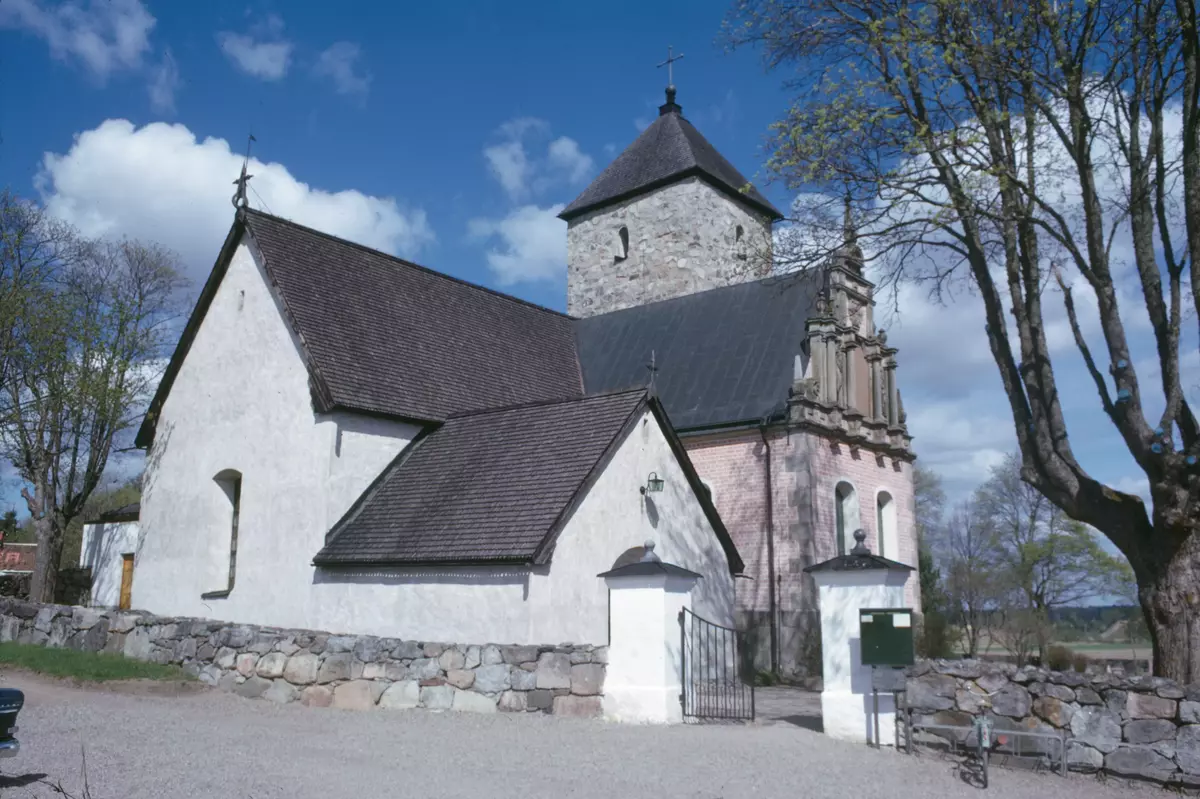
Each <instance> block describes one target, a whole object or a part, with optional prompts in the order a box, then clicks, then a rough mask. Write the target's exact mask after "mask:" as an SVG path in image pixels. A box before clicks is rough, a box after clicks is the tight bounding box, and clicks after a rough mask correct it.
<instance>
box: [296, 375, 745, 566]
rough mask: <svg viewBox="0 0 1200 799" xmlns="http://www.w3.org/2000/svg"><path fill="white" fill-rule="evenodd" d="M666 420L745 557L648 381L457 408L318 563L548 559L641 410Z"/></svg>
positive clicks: (332, 535) (724, 535) (368, 495)
mask: <svg viewBox="0 0 1200 799" xmlns="http://www.w3.org/2000/svg"><path fill="white" fill-rule="evenodd" d="M647 408H649V409H650V410H651V411H652V412H653V413H654V414H656V418H658V419H659V422H660V423H661V424H662V426H663V430H664V433H665V434H666V436H667V439H668V442H669V443H670V445H671V448H672V451H673V453H674V454H675V457H676V458H677V459H678V460H679V463H680V466H681V467H682V468H683V470H684V474H685V475H686V476H687V478H688V480H689V482H690V483H691V486H692V491H693V493H694V494H695V495H696V497H697V499H698V500H699V502H700V503H701V507H702V508H703V509H704V510H705V513H706V514H707V515H708V518H709V521H710V523H711V524H712V525H713V528H714V530H716V533H717V537H718V539H720V542H721V545H722V546H723V547H724V549H725V552H726V555H727V557H728V559H729V564H730V568H731V570H733V571H735V572H740V571H741V570H742V568H743V565H742V561H741V558H740V557H739V555H738V553H737V549H736V548H735V547H734V545H733V542H732V539H730V537H729V533H728V532H727V530H726V529H725V526H724V524H723V523H722V522H721V519H720V517H719V516H718V515H717V512H716V509H715V508H713V506H712V502H711V500H710V499H709V498H708V495H707V494H706V493H705V492H704V491H703V490H702V484H701V483H700V479H699V477H698V476H697V475H696V473H695V469H694V468H693V467H692V465H691V461H690V460H689V459H688V457H687V452H686V450H685V449H684V448H683V446H682V445H681V444H680V443H679V440H678V438H677V437H676V436H675V434H674V432H673V430H671V428H670V425H669V423H666V421H665V416H662V415H661V414H662V410H661V406H660V405H659V404H658V402H657V401H656V400H653V399H649V398H648V397H647V396H646V392H645V390H638V391H626V392H619V393H613V394H603V395H599V396H591V397H583V398H579V399H573V400H567V401H559V402H550V403H538V404H533V405H522V406H517V407H512V408H501V409H497V410H492V411H482V412H478V413H471V414H465V415H461V416H454V417H451V418H450V419H447V420H446V422H445V423H444V424H442V425H441V426H440V427H438V428H436V429H434V430H432V432H429V433H427V434H424V435H422V436H421V437H419V438H418V439H417V440H416V441H414V442H413V443H412V444H410V445H409V446H408V447H407V448H406V449H405V450H404V452H402V453H401V454H400V455H399V456H398V457H397V458H396V459H395V460H394V461H393V462H392V463H391V464H390V465H389V466H388V467H387V468H386V469H385V470H384V471H383V473H382V474H381V475H380V476H379V477H378V478H376V480H375V482H374V483H373V484H372V485H371V487H370V488H368V489H367V491H366V492H364V494H363V495H362V496H361V497H360V498H359V499H358V500H357V501H356V502H355V504H354V506H353V507H351V508H350V510H349V511H348V512H347V513H346V515H345V516H344V517H342V519H341V520H339V521H338V523H337V524H335V525H334V526H333V529H331V530H330V531H329V534H328V535H327V536H326V543H325V546H324V547H323V548H322V549H321V551H320V552H318V553H317V556H316V557H315V558H314V559H313V563H314V564H316V565H318V566H356V565H368V564H369V565H373V566H378V565H433V564H447V563H454V564H464V563H526V564H528V563H546V562H548V561H549V559H550V555H551V554H552V552H553V548H554V541H555V539H556V538H557V535H558V533H559V532H560V530H561V529H562V526H563V525H564V524H565V523H566V521H567V520H568V519H569V518H570V514H571V512H572V511H573V510H574V508H575V507H576V506H577V504H578V502H580V501H581V500H582V499H583V497H584V496H585V495H586V492H587V489H588V488H589V487H590V486H591V484H592V482H593V481H594V480H595V479H596V478H597V477H598V476H599V475H600V473H601V472H602V471H603V470H604V467H605V466H606V465H607V463H608V461H609V458H610V457H611V456H612V454H613V453H614V452H615V451H616V449H617V447H618V446H619V445H620V443H621V442H622V441H623V440H624V439H625V437H626V434H627V433H628V431H629V430H630V429H632V426H633V425H634V424H636V422H637V420H638V419H640V418H641V417H642V412H643V411H644V410H646V409H647Z"/></svg>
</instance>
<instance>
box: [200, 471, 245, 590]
mask: <svg viewBox="0 0 1200 799" xmlns="http://www.w3.org/2000/svg"><path fill="white" fill-rule="evenodd" d="M213 482H215V483H216V484H217V488H219V489H220V490H221V493H222V494H223V495H224V497H225V500H226V502H228V503H229V504H228V506H227V507H228V516H226V517H225V518H226V519H228V520H229V521H228V524H229V526H228V527H226V528H225V529H226V530H228V531H229V582H228V583H227V584H226V587H225V588H222V589H220V590H219V591H209V592H208V593H205V594H201V595H200V598H201V599H224V598H225V597H227V596H229V594H230V592H232V591H233V581H234V578H235V577H236V576H237V546H238V519H239V517H240V516H241V515H242V473H241V472H239V471H236V470H234V469H226V470H224V471H222V472H220V473H218V474H217V476H216V477H214V478H213ZM218 534H219V533H218Z"/></svg>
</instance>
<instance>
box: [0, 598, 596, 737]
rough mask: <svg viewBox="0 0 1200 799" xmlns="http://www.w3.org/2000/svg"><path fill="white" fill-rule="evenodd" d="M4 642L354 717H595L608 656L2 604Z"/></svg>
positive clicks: (568, 647)
mask: <svg viewBox="0 0 1200 799" xmlns="http://www.w3.org/2000/svg"><path fill="white" fill-rule="evenodd" d="M0 641H16V642H17V643H21V644H35V645H40V646H50V647H63V648H68V649H78V650H82V651H86V652H109V653H113V654H120V655H124V656H126V657H129V658H134V659H136V660H145V661H150V662H153V663H162V664H176V665H179V666H181V667H182V668H183V670H184V671H185V672H186V673H187V674H189V675H191V676H193V677H196V678H197V679H199V680H200V681H201V682H204V683H207V684H208V685H212V686H215V687H217V688H220V689H222V690H226V691H232V692H233V693H236V694H238V695H240V696H244V697H248V698H252V699H260V698H261V699H267V700H270V701H273V702H279V703H287V702H300V703H301V704H304V705H308V706H313V707H326V706H331V707H337V708H346V709H351V710H370V709H372V708H375V707H380V708H386V709H402V708H427V709H429V710H463V711H472V712H478V713H494V712H496V711H497V710H500V711H507V712H518V713H519V712H542V713H554V714H557V715H568V716H599V715H600V713H601V697H602V695H603V692H604V675H605V664H606V663H607V662H608V648H607V647H593V646H587V645H576V644H563V645H560V646H506V645H498V644H452V643H436V642H419V641H402V640H400V639H396V638H376V637H374V636H367V635H332V634H330V633H325V632H316V631H313V630H287V629H280V628H276V627H260V626H256V625H252V624H230V623H227V622H222V621H211V620H208V619H187V618H167V617H162V616H153V615H150V614H148V613H142V612H136V611H134V612H130V611H102V610H94V609H91V608H82V607H72V606H69V605H39V604H36V603H33V602H24V601H21V600H18V599H13V598H10V597H0Z"/></svg>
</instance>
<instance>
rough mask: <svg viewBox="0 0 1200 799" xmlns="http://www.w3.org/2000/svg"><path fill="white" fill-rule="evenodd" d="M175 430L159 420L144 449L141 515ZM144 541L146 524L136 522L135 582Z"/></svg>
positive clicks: (156, 480) (135, 582)
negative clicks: (146, 447)
mask: <svg viewBox="0 0 1200 799" xmlns="http://www.w3.org/2000/svg"><path fill="white" fill-rule="evenodd" d="M174 432H175V425H174V424H173V423H167V424H163V423H162V421H159V423H158V426H157V427H156V428H155V432H154V444H153V445H152V446H151V447H149V448H148V450H147V451H146V465H145V470H144V471H143V472H142V511H143V513H142V517H143V518H145V509H146V504H145V503H146V498H147V497H149V496H151V495H152V494H153V493H154V486H155V485H156V484H157V482H158V468H159V466H161V465H162V459H163V455H164V454H165V453H166V451H167V447H168V446H169V445H170V443H171V435H172V434H173V433H174ZM145 543H146V525H144V524H142V523H141V522H140V521H139V522H138V540H137V547H136V549H135V550H134V554H133V580H134V584H135V585H136V584H137V567H138V564H139V563H140V562H141V559H142V547H143V546H144V545H145Z"/></svg>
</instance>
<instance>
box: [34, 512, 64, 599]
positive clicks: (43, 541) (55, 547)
mask: <svg viewBox="0 0 1200 799" xmlns="http://www.w3.org/2000/svg"><path fill="white" fill-rule="evenodd" d="M33 530H34V534H35V536H36V540H37V545H38V547H37V559H36V561H35V564H34V567H33V580H32V581H31V584H30V588H29V599H30V600H31V601H33V602H53V601H54V591H55V589H56V588H57V586H58V562H59V560H60V559H61V558H62V547H63V537H62V533H61V531H60V530H58V529H57V525H55V524H54V520H53V519H52V518H51V517H50V516H49V515H47V516H44V517H42V518H41V519H38V520H36V521H35V522H34V523H33Z"/></svg>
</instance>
